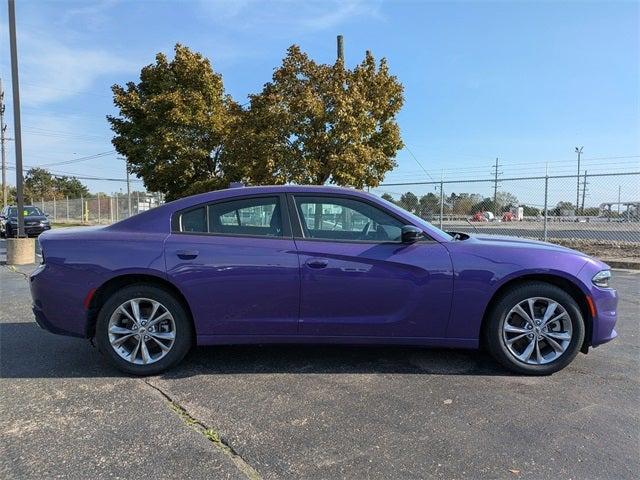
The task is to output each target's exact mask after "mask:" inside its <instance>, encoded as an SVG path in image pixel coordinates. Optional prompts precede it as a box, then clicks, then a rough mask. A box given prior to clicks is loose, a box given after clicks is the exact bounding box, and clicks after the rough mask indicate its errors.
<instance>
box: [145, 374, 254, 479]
mask: <svg viewBox="0 0 640 480" xmlns="http://www.w3.org/2000/svg"><path fill="white" fill-rule="evenodd" d="M142 381H143V382H144V384H145V385H147V386H148V387H151V388H152V389H153V390H155V391H156V392H158V393H159V394H160V395H161V396H162V398H163V399H164V400H165V401H166V402H167V403H168V404H169V407H170V408H171V410H173V412H174V413H176V414H177V415H178V416H179V417H180V419H181V420H182V421H183V422H184V423H185V424H186V425H187V426H189V427H191V428H193V429H194V430H195V431H196V432H198V433H200V434H201V435H203V436H204V437H206V438H207V440H209V441H210V442H211V443H212V444H213V445H214V446H215V448H217V449H218V450H219V451H220V452H222V453H224V454H225V455H226V456H227V457H229V458H230V459H231V461H232V462H233V463H234V464H235V466H236V467H237V468H238V470H240V471H241V472H242V473H243V474H244V475H245V476H246V477H247V478H248V479H250V480H261V478H262V477H261V476H260V474H259V473H258V472H257V471H256V469H255V468H253V467H252V466H251V465H249V463H247V461H246V460H245V459H244V458H242V456H240V454H238V452H236V451H235V449H234V448H233V447H232V446H231V445H229V443H228V442H227V441H226V440H225V439H223V438H222V437H221V436H220V434H219V433H218V432H217V431H216V430H215V429H213V428H209V427H208V426H207V425H206V424H205V423H204V422H202V421H200V420H198V419H197V418H195V417H194V416H193V415H191V414H190V413H189V412H188V411H187V410H186V409H185V408H184V407H183V406H182V405H180V404H179V403H178V402H176V401H175V400H174V399H173V398H171V396H170V395H169V394H167V393H166V392H165V391H164V390H162V389H161V388H160V387H157V386H155V385H153V384H152V383H150V382H149V381H148V380H142Z"/></svg>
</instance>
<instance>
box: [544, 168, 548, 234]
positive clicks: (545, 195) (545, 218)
mask: <svg viewBox="0 0 640 480" xmlns="http://www.w3.org/2000/svg"><path fill="white" fill-rule="evenodd" d="M548 217H549V172H547V173H545V176H544V234H543V240H544V241H545V242H546V241H547V239H548V231H547V228H548V226H547V223H548V221H549V220H548Z"/></svg>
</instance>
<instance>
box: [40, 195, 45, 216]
mask: <svg viewBox="0 0 640 480" xmlns="http://www.w3.org/2000/svg"><path fill="white" fill-rule="evenodd" d="M40 204H41V205H42V213H45V211H44V198H42V197H40Z"/></svg>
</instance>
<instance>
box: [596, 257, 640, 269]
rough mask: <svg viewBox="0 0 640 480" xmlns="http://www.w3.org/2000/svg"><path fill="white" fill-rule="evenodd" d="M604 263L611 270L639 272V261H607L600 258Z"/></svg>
mask: <svg viewBox="0 0 640 480" xmlns="http://www.w3.org/2000/svg"><path fill="white" fill-rule="evenodd" d="M600 260H602V261H603V262H604V263H606V264H607V265H609V266H610V267H611V268H624V269H626V270H640V261H636V260H607V259H606V258H601V259H600Z"/></svg>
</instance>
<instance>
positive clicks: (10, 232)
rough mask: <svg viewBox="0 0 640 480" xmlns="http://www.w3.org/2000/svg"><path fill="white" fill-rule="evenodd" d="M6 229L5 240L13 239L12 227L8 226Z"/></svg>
mask: <svg viewBox="0 0 640 480" xmlns="http://www.w3.org/2000/svg"><path fill="white" fill-rule="evenodd" d="M5 228H6V232H5V234H4V236H5V238H12V237H13V231H12V229H11V226H9V225H7V226H6V227H5Z"/></svg>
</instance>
